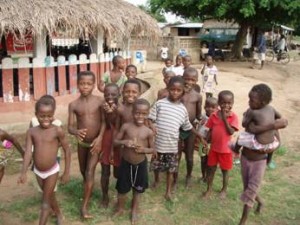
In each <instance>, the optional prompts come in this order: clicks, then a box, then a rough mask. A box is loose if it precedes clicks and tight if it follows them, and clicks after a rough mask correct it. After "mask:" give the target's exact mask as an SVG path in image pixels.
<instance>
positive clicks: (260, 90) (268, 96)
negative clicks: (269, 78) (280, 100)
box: [251, 84, 272, 104]
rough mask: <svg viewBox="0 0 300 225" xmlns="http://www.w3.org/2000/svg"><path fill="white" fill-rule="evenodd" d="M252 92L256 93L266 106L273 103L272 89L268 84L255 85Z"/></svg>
mask: <svg viewBox="0 0 300 225" xmlns="http://www.w3.org/2000/svg"><path fill="white" fill-rule="evenodd" d="M251 92H256V93H257V94H258V96H259V99H260V100H261V101H262V102H264V103H265V104H269V103H270V102H271V101H272V89H271V88H270V87H269V86H268V85H266V84H257V85H254V86H253V87H252V89H251Z"/></svg>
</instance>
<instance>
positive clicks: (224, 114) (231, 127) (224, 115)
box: [221, 110, 236, 135]
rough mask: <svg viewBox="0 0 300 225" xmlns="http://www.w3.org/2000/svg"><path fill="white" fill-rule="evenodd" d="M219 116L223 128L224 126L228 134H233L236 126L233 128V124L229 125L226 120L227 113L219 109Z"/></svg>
mask: <svg viewBox="0 0 300 225" xmlns="http://www.w3.org/2000/svg"><path fill="white" fill-rule="evenodd" d="M221 118H222V120H223V122H224V124H225V128H226V131H227V133H228V134H229V135H233V134H234V132H235V131H236V128H234V127H233V126H231V125H230V124H229V123H228V121H227V115H226V113H225V111H224V110H221Z"/></svg>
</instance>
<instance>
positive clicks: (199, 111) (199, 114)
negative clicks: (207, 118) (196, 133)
mask: <svg viewBox="0 0 300 225" xmlns="http://www.w3.org/2000/svg"><path fill="white" fill-rule="evenodd" d="M196 104H197V105H196V118H197V120H198V121H201V119H202V96H201V95H200V94H199V95H198V101H197V103H196Z"/></svg>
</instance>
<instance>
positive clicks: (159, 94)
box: [157, 71, 175, 100]
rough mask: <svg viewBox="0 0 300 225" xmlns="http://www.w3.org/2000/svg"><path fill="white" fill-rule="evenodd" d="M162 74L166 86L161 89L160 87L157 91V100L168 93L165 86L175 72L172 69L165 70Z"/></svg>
mask: <svg viewBox="0 0 300 225" xmlns="http://www.w3.org/2000/svg"><path fill="white" fill-rule="evenodd" d="M163 76H164V83H165V84H166V87H165V88H163V89H160V90H159V91H158V92H157V100H160V99H162V98H165V97H167V96H168V95H169V91H168V88H167V86H168V83H169V81H170V79H171V78H172V77H174V76H175V73H174V72H173V71H167V72H165V73H164V74H163Z"/></svg>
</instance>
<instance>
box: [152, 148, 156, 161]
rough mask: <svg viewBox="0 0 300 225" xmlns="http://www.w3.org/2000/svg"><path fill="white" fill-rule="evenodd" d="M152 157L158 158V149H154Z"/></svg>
mask: <svg viewBox="0 0 300 225" xmlns="http://www.w3.org/2000/svg"><path fill="white" fill-rule="evenodd" d="M152 159H157V151H156V150H154V151H153V153H152Z"/></svg>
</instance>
